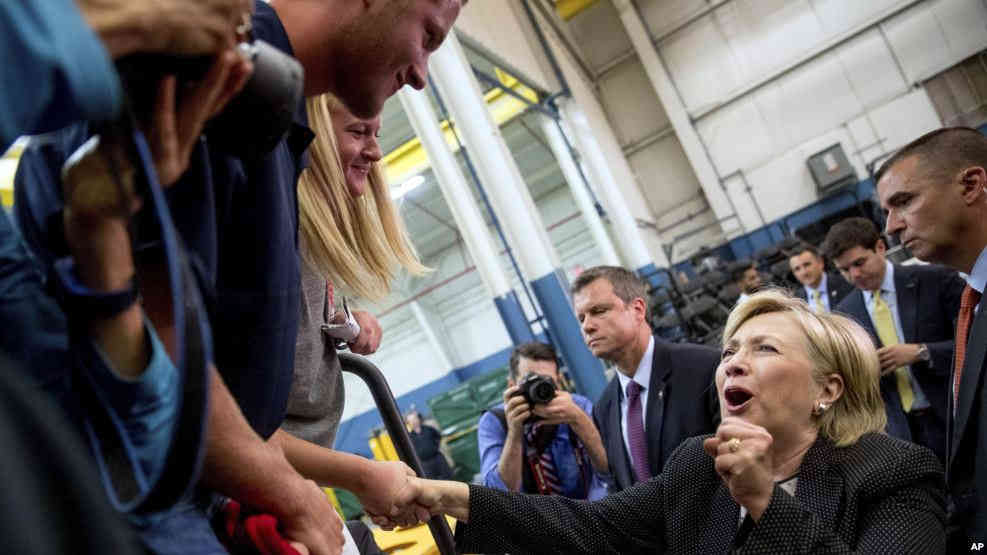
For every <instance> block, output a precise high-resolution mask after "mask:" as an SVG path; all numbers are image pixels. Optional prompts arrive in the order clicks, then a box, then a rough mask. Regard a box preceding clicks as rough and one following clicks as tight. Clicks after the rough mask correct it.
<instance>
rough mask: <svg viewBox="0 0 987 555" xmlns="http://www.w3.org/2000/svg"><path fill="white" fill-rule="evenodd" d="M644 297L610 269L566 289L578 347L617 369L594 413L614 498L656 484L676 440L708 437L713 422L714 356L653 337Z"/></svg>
mask: <svg viewBox="0 0 987 555" xmlns="http://www.w3.org/2000/svg"><path fill="white" fill-rule="evenodd" d="M647 290H648V288H647V285H646V284H645V283H644V281H642V280H641V279H640V278H639V277H637V276H636V275H635V274H634V273H633V272H631V271H629V270H626V269H624V268H619V267H615V266H596V267H594V268H590V269H588V270H586V271H584V272H583V273H582V274H580V275H579V277H578V278H576V280H575V282H574V283H573V285H572V295H573V303H574V305H575V309H576V317H577V318H578V319H579V323H580V325H581V327H582V332H583V339H584V340H585V341H586V344H587V346H589V348H590V350H591V351H593V354H594V355H596V356H598V357H600V358H602V359H604V360H608V361H611V362H613V363H614V364H616V366H617V375H616V376H615V377H614V379H613V380H611V381H610V384H609V385H608V386H607V388H606V389H605V390H604V391H603V395H602V396H601V397H600V399H599V401H597V403H596V405H595V406H594V407H593V419H594V420H595V422H596V427H597V428H598V429H599V431H600V435H601V436H602V439H603V447H604V449H605V450H606V452H607V459H608V461H609V466H610V473H611V489H612V490H613V491H620V490H623V489H626V488H628V487H630V486H632V485H633V484H635V483H637V482H642V481H647V480H649V479H650V478H651V477H652V476H657V475H658V474H660V473H661V470H662V466H663V465H664V463H665V461H666V460H667V459H668V457H669V455H670V454H671V453H672V451H674V450H675V448H676V447H678V446H679V444H680V443H682V441H683V440H685V439H686V438H689V437H692V436H696V435H700V434H708V433H713V432H714V431H716V426H717V424H718V423H719V420H720V408H719V401H718V398H717V395H716V388H715V387H714V385H713V376H714V373H715V371H716V366H717V364H718V363H719V353H718V352H717V351H716V350H715V349H711V348H709V347H704V346H699V345H682V344H671V343H667V342H665V341H662V340H661V339H658V338H656V337H654V336H652V334H651V328H650V326H649V324H648V302H647Z"/></svg>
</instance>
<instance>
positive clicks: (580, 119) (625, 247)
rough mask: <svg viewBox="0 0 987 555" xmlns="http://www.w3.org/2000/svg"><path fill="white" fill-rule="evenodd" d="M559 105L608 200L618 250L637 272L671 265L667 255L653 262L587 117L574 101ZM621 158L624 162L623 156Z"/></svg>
mask: <svg viewBox="0 0 987 555" xmlns="http://www.w3.org/2000/svg"><path fill="white" fill-rule="evenodd" d="M557 104H558V106H559V111H560V112H561V113H562V118H563V120H564V121H565V122H566V125H567V126H568V127H569V129H570V130H571V131H572V135H573V137H574V139H575V140H576V144H577V146H578V148H579V152H580V153H581V154H582V155H583V161H584V162H585V164H586V169H588V170H589V173H590V178H591V179H592V180H593V184H594V185H596V190H597V192H598V193H599V195H600V196H601V197H603V198H604V204H605V206H606V207H607V210H608V215H609V216H610V223H611V224H612V225H613V228H614V232H615V233H614V236H615V238H616V243H617V248H619V249H620V252H621V253H622V254H623V255H624V256H623V258H624V260H625V261H626V262H627V264H628V266H629V267H630V268H631V269H635V270H636V269H638V268H641V267H644V266H647V265H648V264H652V263H654V264H657V265H658V266H668V260H667V259H666V258H665V256H664V253H662V257H661V258H660V259H652V254H651V252H649V251H648V246H647V245H646V244H645V243H644V239H643V238H642V237H641V229H640V228H639V227H638V226H637V220H636V219H635V218H634V215H633V214H632V213H631V210H630V207H629V206H628V205H627V200H626V199H625V198H624V195H623V194H622V193H621V191H620V188H619V187H618V186H617V180H616V179H615V178H614V176H613V174H612V173H611V172H610V164H609V163H608V161H607V157H606V155H605V154H604V153H603V149H602V148H600V144H599V143H597V141H596V137H594V135H593V130H592V129H590V127H589V123H588V122H587V120H586V116H585V115H584V114H583V113H582V111H581V110H579V107H578V106H576V104H575V103H574V102H569V101H566V100H564V99H560V100H558V101H557ZM621 158H622V159H623V156H621ZM625 163H626V161H625ZM656 258H657V257H656Z"/></svg>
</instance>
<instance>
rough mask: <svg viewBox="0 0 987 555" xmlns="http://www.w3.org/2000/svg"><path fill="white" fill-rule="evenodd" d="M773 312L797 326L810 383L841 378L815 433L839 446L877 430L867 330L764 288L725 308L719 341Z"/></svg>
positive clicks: (876, 376) (874, 368)
mask: <svg viewBox="0 0 987 555" xmlns="http://www.w3.org/2000/svg"><path fill="white" fill-rule="evenodd" d="M779 312H780V313H784V314H787V315H789V316H790V317H791V319H792V320H794V321H795V322H796V323H797V324H798V325H799V327H800V328H801V331H802V332H803V335H804V343H805V347H806V354H807V355H808V357H809V360H810V362H811V363H812V366H813V368H812V378H813V380H814V381H815V382H816V384H818V385H819V386H822V385H823V384H824V383H825V381H826V378H827V377H828V376H829V375H831V374H839V375H840V376H841V377H842V378H843V394H842V395H841V396H840V397H839V398H838V399H837V400H836V401H835V402H834V403H833V406H831V407H830V408H829V409H828V410H824V411H822V414H820V415H817V416H816V417H815V423H816V425H817V426H818V428H819V433H820V434H822V435H823V437H826V438H828V439H830V440H831V441H832V442H833V443H834V444H835V445H836V446H837V447H845V446H847V445H853V444H854V443H856V442H857V440H858V439H860V436H862V435H864V434H866V433H868V432H882V431H883V430H884V426H885V425H886V424H887V415H885V413H884V401H883V400H882V399H881V390H880V385H879V380H880V376H881V372H880V368H881V366H880V364H879V362H878V359H877V350H876V349H875V348H874V343H873V342H872V340H871V338H870V336H869V335H868V334H867V332H866V331H864V329H863V328H862V327H860V325H859V324H857V323H856V322H854V321H853V320H851V319H849V318H847V317H846V316H841V315H839V314H833V313H823V314H817V313H815V312H813V311H812V309H810V308H809V305H808V304H806V302H805V301H803V300H801V299H796V298H793V297H791V296H790V295H788V294H787V293H785V292H782V291H780V290H777V289H769V290H766V291H761V292H758V293H755V294H754V295H751V297H750V298H749V299H747V301H745V302H744V303H742V304H740V305H739V306H737V307H736V308H734V309H733V311H732V312H730V317H729V318H728V319H727V324H726V327H725V328H724V330H723V338H724V342H726V341H727V340H728V339H729V338H731V337H733V335H734V334H735V333H736V332H737V330H738V329H739V328H740V326H742V325H743V324H744V323H745V322H747V321H748V320H750V319H751V318H754V317H755V316H760V315H762V314H773V313H779Z"/></svg>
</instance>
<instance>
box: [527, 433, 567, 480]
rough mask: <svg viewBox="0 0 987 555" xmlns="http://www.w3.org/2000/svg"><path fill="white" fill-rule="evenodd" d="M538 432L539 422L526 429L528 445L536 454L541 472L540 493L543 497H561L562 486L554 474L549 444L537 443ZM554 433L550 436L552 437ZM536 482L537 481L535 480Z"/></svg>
mask: <svg viewBox="0 0 987 555" xmlns="http://www.w3.org/2000/svg"><path fill="white" fill-rule="evenodd" d="M539 431H543V430H542V425H541V423H540V422H536V423H534V424H533V425H531V426H530V427H528V437H527V439H528V445H530V446H533V447H534V448H535V451H536V452H537V453H538V464H537V466H538V468H539V469H540V470H541V478H542V482H543V486H542V487H540V488H539V489H541V490H542V491H541V492H540V493H542V494H544V495H553V494H554V495H562V484H561V483H559V476H558V474H557V473H556V472H555V463H554V461H553V460H552V449H551V446H552V444H551V442H550V441H549V442H545V441H539V438H538V436H539ZM554 435H555V434H554V432H553V433H552V436H553V437H554ZM536 472H537V470H536ZM536 481H537V479H536Z"/></svg>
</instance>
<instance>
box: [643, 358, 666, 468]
mask: <svg viewBox="0 0 987 555" xmlns="http://www.w3.org/2000/svg"><path fill="white" fill-rule="evenodd" d="M671 367H672V364H671V356H670V354H669V352H668V349H667V348H666V347H665V345H664V344H663V343H662V342H661V341H659V340H657V339H655V350H654V353H653V356H652V358H651V384H650V386H649V387H648V409H647V410H648V414H647V415H646V418H645V427H644V435H645V437H646V438H647V441H648V466H649V467H650V469H651V475H652V476H657V475H658V474H660V473H661V466H662V465H661V463H663V462H664V461H662V460H661V452H662V449H661V447H662V445H661V444H662V435H661V432H662V427H663V426H664V425H665V417H664V416H665V397H666V396H667V395H668V392H666V391H665V390H666V389H667V387H668V384H667V379H668V374H669V373H670V372H671Z"/></svg>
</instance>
